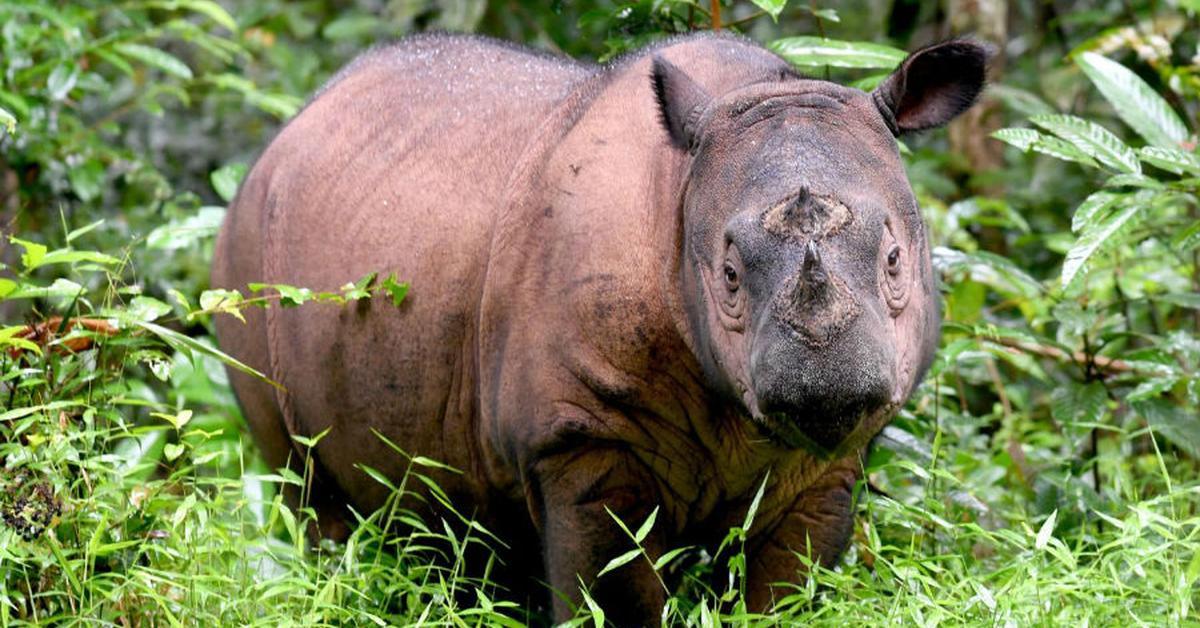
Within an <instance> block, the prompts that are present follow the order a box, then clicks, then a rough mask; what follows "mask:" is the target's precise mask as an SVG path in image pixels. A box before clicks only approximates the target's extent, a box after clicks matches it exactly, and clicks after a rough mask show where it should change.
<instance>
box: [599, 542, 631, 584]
mask: <svg viewBox="0 0 1200 628" xmlns="http://www.w3.org/2000/svg"><path fill="white" fill-rule="evenodd" d="M641 553H642V550H641V548H636V549H631V550H629V551H628V552H625V553H624V554H621V555H620V556H618V557H616V558H614V559H612V560H610V561H608V564H607V565H605V566H604V569H601V570H600V572H599V573H597V574H596V577H597V578H599V577H600V576H603V575H604V574H606V573H608V572H610V571H612V570H614V569H620V568H621V567H623V566H624V565H627V564H629V563H630V562H632V561H633V560H634V559H636V558H637V557H638V556H640V555H641Z"/></svg>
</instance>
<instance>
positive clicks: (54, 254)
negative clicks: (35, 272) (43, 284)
mask: <svg viewBox="0 0 1200 628" xmlns="http://www.w3.org/2000/svg"><path fill="white" fill-rule="evenodd" d="M75 262H92V263H94V264H100V265H103V266H116V265H118V264H120V263H121V260H119V259H117V258H115V257H113V256H111V255H105V254H104V253H100V252H99V251H72V250H70V249H58V250H54V251H50V252H49V253H47V254H46V255H44V256H43V257H42V259H41V260H39V261H38V263H37V265H36V266H33V268H37V267H41V266H49V265H50V264H73V263H75Z"/></svg>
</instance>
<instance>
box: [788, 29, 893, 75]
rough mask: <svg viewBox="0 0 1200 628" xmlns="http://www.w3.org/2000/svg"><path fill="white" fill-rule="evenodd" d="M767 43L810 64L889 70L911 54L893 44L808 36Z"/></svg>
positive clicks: (793, 59) (796, 61) (797, 61)
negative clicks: (892, 45) (885, 44)
mask: <svg viewBox="0 0 1200 628" xmlns="http://www.w3.org/2000/svg"><path fill="white" fill-rule="evenodd" d="M768 47H769V48H770V49H771V50H773V51H775V52H776V53H778V54H779V56H781V57H783V58H784V59H787V60H788V61H790V62H791V63H793V64H794V65H799V66H809V67H811V66H822V65H831V66H834V67H839V68H883V69H885V70H890V69H892V68H894V67H896V66H897V65H899V64H900V62H901V61H904V58H905V57H907V56H908V54H907V53H906V52H904V51H903V50H899V49H897V48H892V47H891V46H883V45H880V44H873V43H870V42H862V41H840V40H836V39H825V38H822V37H809V36H802V37H785V38H783V39H776V40H775V41H773V42H771V43H770V45H769V46H768Z"/></svg>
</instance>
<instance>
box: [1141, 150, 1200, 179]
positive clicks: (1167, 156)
mask: <svg viewBox="0 0 1200 628" xmlns="http://www.w3.org/2000/svg"><path fill="white" fill-rule="evenodd" d="M1138 157H1141V158H1142V161H1144V162H1146V163H1148V164H1150V165H1153V166H1157V167H1159V168H1162V169H1163V170H1166V171H1168V172H1174V173H1175V174H1184V173H1185V172H1186V173H1188V174H1191V175H1195V176H1197V177H1200V157H1197V156H1196V155H1195V154H1193V153H1185V152H1183V151H1181V150H1176V149H1174V148H1161V147H1158V146H1143V147H1142V148H1141V149H1140V150H1138Z"/></svg>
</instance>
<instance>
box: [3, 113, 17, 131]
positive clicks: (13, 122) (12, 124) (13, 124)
mask: <svg viewBox="0 0 1200 628" xmlns="http://www.w3.org/2000/svg"><path fill="white" fill-rule="evenodd" d="M0 126H2V127H4V130H5V131H8V134H9V135H12V134H13V133H16V132H17V119H16V117H14V116H13V114H11V113H9V111H8V110H7V109H5V108H4V107H0Z"/></svg>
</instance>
